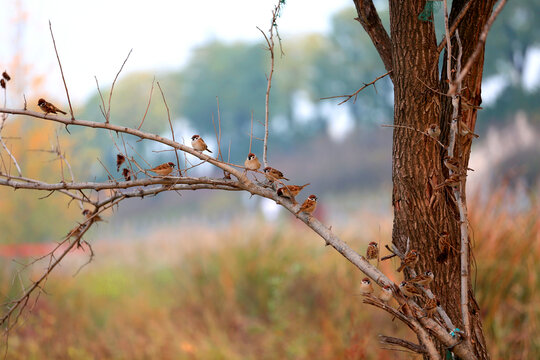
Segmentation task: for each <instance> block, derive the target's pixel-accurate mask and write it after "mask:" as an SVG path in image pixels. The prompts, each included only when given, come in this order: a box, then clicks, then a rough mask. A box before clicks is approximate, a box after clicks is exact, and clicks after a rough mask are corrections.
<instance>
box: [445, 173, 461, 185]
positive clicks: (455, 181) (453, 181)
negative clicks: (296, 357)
mask: <svg viewBox="0 0 540 360" xmlns="http://www.w3.org/2000/svg"><path fill="white" fill-rule="evenodd" d="M465 177H466V176H462V175H460V174H458V173H454V174H452V175H450V176H449V177H448V178H447V179H446V180H444V185H448V186H451V187H458V186H459V185H460V184H461V182H462V181H463V180H465Z"/></svg>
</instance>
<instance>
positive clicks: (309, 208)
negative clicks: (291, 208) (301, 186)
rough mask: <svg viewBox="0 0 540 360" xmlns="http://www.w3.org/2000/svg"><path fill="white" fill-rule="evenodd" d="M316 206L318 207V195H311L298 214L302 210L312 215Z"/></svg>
mask: <svg viewBox="0 0 540 360" xmlns="http://www.w3.org/2000/svg"><path fill="white" fill-rule="evenodd" d="M315 208H317V197H316V196H315V195H309V196H308V198H307V199H306V200H305V201H304V203H303V204H302V206H300V209H298V211H297V212H296V214H297V215H298V214H300V213H301V212H305V213H306V214H309V215H311V214H312V213H313V212H314V211H315Z"/></svg>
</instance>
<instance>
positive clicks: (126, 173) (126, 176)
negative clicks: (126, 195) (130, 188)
mask: <svg viewBox="0 0 540 360" xmlns="http://www.w3.org/2000/svg"><path fill="white" fill-rule="evenodd" d="M122 175H123V176H124V179H126V181H129V180H131V171H130V170H129V169H128V168H123V169H122Z"/></svg>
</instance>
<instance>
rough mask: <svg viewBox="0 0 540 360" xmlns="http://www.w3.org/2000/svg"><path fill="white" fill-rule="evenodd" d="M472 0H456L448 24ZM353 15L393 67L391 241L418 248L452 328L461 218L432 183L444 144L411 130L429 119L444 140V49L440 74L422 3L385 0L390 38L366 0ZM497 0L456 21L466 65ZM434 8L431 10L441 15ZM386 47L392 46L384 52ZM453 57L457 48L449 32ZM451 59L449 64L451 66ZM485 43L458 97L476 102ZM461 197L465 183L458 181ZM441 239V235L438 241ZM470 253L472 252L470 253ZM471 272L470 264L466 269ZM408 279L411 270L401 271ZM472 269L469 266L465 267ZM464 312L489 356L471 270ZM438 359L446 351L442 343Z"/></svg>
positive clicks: (466, 117) (462, 150) (474, 340)
mask: <svg viewBox="0 0 540 360" xmlns="http://www.w3.org/2000/svg"><path fill="white" fill-rule="evenodd" d="M468 1H469V0H454V1H453V4H452V11H451V15H450V18H449V23H450V24H452V23H453V21H454V20H455V19H456V17H457V14H459V12H460V11H461V10H462V8H463V7H464V6H465V5H466V3H467V2H468ZM354 2H355V5H356V9H357V12H358V19H357V20H358V21H359V22H360V23H361V24H362V26H363V27H364V29H365V30H366V32H367V33H368V34H369V35H370V37H371V39H372V41H373V43H374V45H375V47H376V48H377V50H378V52H379V55H380V56H381V58H382V60H383V63H384V65H385V67H386V69H387V70H392V74H391V78H392V81H393V83H394V125H395V126H396V127H395V128H394V137H393V151H392V156H393V163H392V181H393V194H392V202H393V207H394V226H393V234H392V241H393V243H394V244H395V245H396V246H397V248H398V249H400V250H401V251H402V252H405V250H406V246H407V239H410V248H411V249H416V250H418V251H419V254H420V260H419V262H418V264H417V265H416V266H415V267H414V270H415V271H416V273H417V274H418V273H423V272H425V271H427V270H431V271H433V273H434V274H435V281H434V283H433V284H432V286H431V288H432V291H433V292H434V294H435V295H436V296H437V298H438V299H439V300H440V302H441V306H442V307H443V308H444V309H445V310H446V312H447V313H448V315H449V316H450V318H451V320H452V322H453V323H454V325H455V326H457V327H458V328H460V329H462V330H463V329H464V327H463V321H462V314H461V306H460V304H461V301H460V294H461V292H460V275H461V271H460V219H459V212H458V208H457V204H456V202H455V199H454V197H453V195H452V193H451V191H450V190H449V189H448V188H444V187H443V188H440V189H438V190H437V189H436V187H437V185H438V184H442V183H443V182H444V180H445V179H446V178H447V177H448V175H449V174H448V170H447V169H446V167H445V166H444V165H443V157H444V156H445V155H446V150H445V149H444V148H443V147H442V146H441V145H439V144H438V143H437V142H435V141H433V140H431V139H428V138H427V137H426V136H425V135H423V134H421V133H419V132H417V131H415V130H413V129H416V130H418V131H425V130H426V129H427V128H428V126H429V125H430V124H438V125H439V126H440V127H441V130H442V134H441V137H440V141H441V142H442V143H443V144H444V145H447V144H448V141H449V138H448V137H449V130H450V123H451V120H452V103H451V98H449V97H447V96H445V95H440V94H439V92H441V93H444V94H445V93H446V92H447V91H448V82H447V80H446V79H447V74H446V55H445V57H444V65H443V69H444V70H443V71H442V74H439V68H438V66H439V52H438V51H437V47H438V43H437V39H436V36H435V29H434V25H433V22H430V21H426V22H424V21H421V20H419V19H418V15H419V14H420V13H421V12H422V11H423V9H424V6H425V3H426V1H414V0H390V1H389V3H390V38H389V39H387V36H386V37H385V36H384V34H382V33H383V32H384V29H381V27H382V26H379V24H380V20H379V21H377V18H378V15H377V13H376V11H375V8H374V7H373V4H372V2H371V0H368V1H364V0H355V1H354ZM494 3H495V0H486V1H474V2H473V3H472V4H471V6H470V8H469V9H468V10H467V13H466V15H465V17H464V18H463V20H462V21H461V22H460V25H459V26H458V31H459V35H460V38H461V41H462V46H463V58H462V62H463V65H464V63H465V62H467V60H468V58H469V57H470V55H471V54H472V53H473V51H474V48H475V47H476V45H477V44H478V40H479V37H480V34H481V32H482V29H483V27H484V24H485V23H486V22H487V20H488V19H489V16H490V14H491V11H492V9H493V6H494ZM441 13H442V11H441V12H439V13H438V12H435V16H442V15H441ZM388 49H390V51H388ZM452 49H453V54H452V55H453V57H454V58H456V57H457V52H458V46H457V43H456V41H455V38H453V47H452ZM455 65H456V63H455V61H454V62H453V66H452V68H453V69H455ZM482 70H483V49H482V54H481V56H480V57H479V58H478V59H477V61H476V63H475V65H474V66H473V67H472V69H471V71H470V73H469V75H468V76H467V77H466V78H465V80H464V82H463V88H464V89H465V90H464V91H463V92H462V94H461V95H462V101H463V100H466V101H467V102H469V103H472V104H473V105H479V104H480V102H481V96H480V91H481V80H482ZM476 115H477V114H476V110H474V109H469V110H463V111H462V112H461V119H462V120H463V121H464V122H465V123H466V124H467V125H468V127H469V128H470V129H474V125H475V123H476ZM470 149H471V140H470V139H465V137H461V136H458V137H457V141H456V151H455V156H457V157H459V159H460V162H461V164H462V165H461V166H462V168H464V169H467V164H468V162H469V155H470ZM462 189H463V198H464V200H465V199H466V198H465V194H464V193H465V191H464V189H465V183H463V187H462ZM444 233H448V234H449V236H448V241H449V243H450V246H451V249H450V251H449V252H448V255H449V256H448V257H447V258H446V260H443V256H441V255H442V254H443V253H444V247H443V246H442V245H443V244H444V241H439V239H440V238H441V235H443V234H444ZM445 239H446V238H445V237H444V236H442V240H445ZM469 256H471V252H469ZM469 270H470V269H469ZM404 273H405V277H406V278H409V277H410V272H409V269H406V270H405V271H404ZM469 274H470V271H469ZM469 314H470V324H471V329H472V330H471V332H472V334H470V337H467V340H469V341H470V343H471V347H472V349H473V351H474V353H475V355H476V356H477V358H478V359H489V355H488V353H487V349H486V345H485V340H484V335H483V330H482V323H481V320H480V317H479V308H478V304H477V303H476V301H475V299H474V293H473V290H472V287H471V282H470V276H469ZM439 349H440V352H441V356H442V358H445V354H444V353H445V352H446V349H445V348H444V347H443V346H442V345H441V346H440V347H439Z"/></svg>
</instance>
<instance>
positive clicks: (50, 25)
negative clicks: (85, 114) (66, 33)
mask: <svg viewBox="0 0 540 360" xmlns="http://www.w3.org/2000/svg"><path fill="white" fill-rule="evenodd" d="M49 30H50V31H51V37H52V41H53V45H54V52H55V53H56V58H57V59H58V66H59V67H60V74H61V75H62V81H63V82H64V88H65V89H66V95H67V99H68V104H69V112H70V114H71V120H74V119H75V115H73V108H72V107H71V99H70V98H69V91H68V87H67V84H66V79H65V78H64V70H62V63H61V62H60V56H59V55H58V50H57V49H56V41H55V40H54V34H53V31H52V24H51V21H50V20H49Z"/></svg>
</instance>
